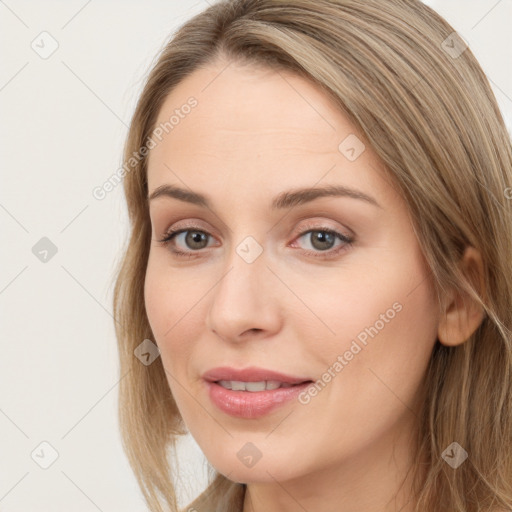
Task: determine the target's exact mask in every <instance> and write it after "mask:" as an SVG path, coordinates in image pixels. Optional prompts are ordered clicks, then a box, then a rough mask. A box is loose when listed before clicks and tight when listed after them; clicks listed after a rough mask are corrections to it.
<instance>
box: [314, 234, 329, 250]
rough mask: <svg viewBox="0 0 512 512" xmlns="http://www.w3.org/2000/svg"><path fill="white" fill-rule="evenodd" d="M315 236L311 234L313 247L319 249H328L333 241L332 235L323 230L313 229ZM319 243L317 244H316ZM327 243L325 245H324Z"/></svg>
mask: <svg viewBox="0 0 512 512" xmlns="http://www.w3.org/2000/svg"><path fill="white" fill-rule="evenodd" d="M315 233H316V236H313V247H315V248H316V249H320V250H325V249H330V248H331V247H332V244H333V242H334V235H333V234H332V233H326V232H325V231H315ZM317 243H319V245H317ZM326 243H327V246H326V245H325V244H326Z"/></svg>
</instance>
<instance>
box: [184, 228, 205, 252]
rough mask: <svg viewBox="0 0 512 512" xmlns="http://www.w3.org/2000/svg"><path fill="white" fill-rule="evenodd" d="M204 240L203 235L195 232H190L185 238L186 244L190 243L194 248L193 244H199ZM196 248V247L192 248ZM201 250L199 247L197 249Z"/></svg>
mask: <svg viewBox="0 0 512 512" xmlns="http://www.w3.org/2000/svg"><path fill="white" fill-rule="evenodd" d="M205 239H206V234H205V233H199V232H197V231H191V232H190V233H189V234H188V236H187V243H189V242H191V244H190V245H192V246H194V244H196V243H197V244H201V241H204V240H205ZM194 248H196V249H197V248H198V247H194ZM199 249H201V247H199Z"/></svg>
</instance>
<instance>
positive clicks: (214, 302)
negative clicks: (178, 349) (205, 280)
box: [206, 253, 282, 343]
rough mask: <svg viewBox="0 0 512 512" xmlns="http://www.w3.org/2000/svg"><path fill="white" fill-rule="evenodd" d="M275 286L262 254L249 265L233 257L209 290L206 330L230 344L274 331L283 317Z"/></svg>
mask: <svg viewBox="0 0 512 512" xmlns="http://www.w3.org/2000/svg"><path fill="white" fill-rule="evenodd" d="M225 268H226V267H225ZM278 285H279V280H278V279H276V277H275V275H274V274H273V273H272V272H271V271H270V270H269V268H268V267H267V262H266V259H265V257H264V253H263V254H262V255H260V257H259V258H258V259H256V261H253V262H252V263H247V262H246V261H244V260H243V259H242V258H241V257H239V256H238V254H234V255H233V258H230V261H229V264H228V266H227V268H226V270H225V272H223V274H222V276H221V277H220V279H219V280H218V282H217V284H216V285H215V286H214V287H213V289H212V293H211V295H210V301H211V303H210V307H209V310H208V314H207V317H206V324H207V328H208V329H210V331H212V332H214V333H215V334H216V335H217V336H219V337H220V338H222V339H223V340H225V341H229V342H233V343H238V342H241V341H245V340H247V339H249V338H251V339H252V338H254V337H255V336H257V337H258V338H262V337H268V336H270V335H272V334H273V333H275V332H277V331H278V330H279V328H280V326H281V318H282V317H281V314H280V304H279V301H278V297H277V292H278V290H279V287H278Z"/></svg>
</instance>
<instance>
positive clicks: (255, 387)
mask: <svg viewBox="0 0 512 512" xmlns="http://www.w3.org/2000/svg"><path fill="white" fill-rule="evenodd" d="M217 384H219V386H222V387H223V388H226V389H231V390H233V391H251V392H256V391H265V390H272V389H277V388H289V387H291V386H292V385H293V384H289V383H284V382H279V381H277V380H262V381H259V382H241V381H239V380H219V381H218V382H217Z"/></svg>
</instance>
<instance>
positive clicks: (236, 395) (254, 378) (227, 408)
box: [203, 367, 314, 419]
mask: <svg viewBox="0 0 512 512" xmlns="http://www.w3.org/2000/svg"><path fill="white" fill-rule="evenodd" d="M203 379H204V382H205V384H206V387H207V393H208V396H209V398H210V400H211V402H212V403H213V404H214V405H215V406H216V407H217V408H218V409H219V410H220V411H222V412H223V413H225V414H228V415H230V416H234V417H237V418H243V419H256V418H259V417H261V416H264V415H266V414H268V413H270V412H271V411H274V410H275V409H277V408H280V407H283V406H284V405H285V404H290V403H292V402H293V400H294V399H297V398H298V396H299V395H300V393H302V392H303V391H304V390H305V389H306V388H307V387H308V386H309V385H311V384H312V383H313V382H314V381H313V379H310V378H307V377H306V378H303V377H294V376H291V375H285V374H283V373H279V372H275V371H271V370H266V369H262V368H254V367H252V368H248V369H244V370H239V369H234V368H227V367H224V368H215V369H213V370H210V371H208V372H206V373H205V374H204V375H203Z"/></svg>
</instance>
